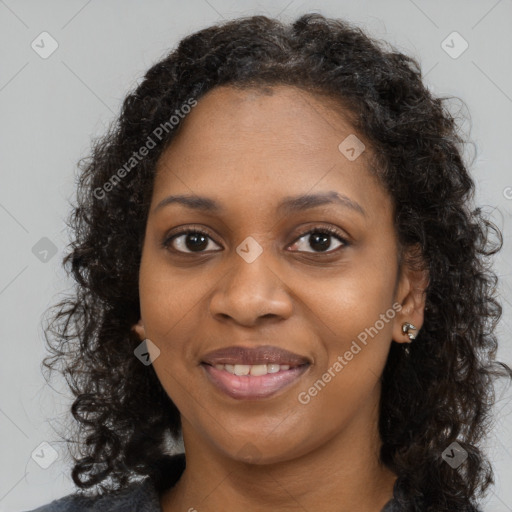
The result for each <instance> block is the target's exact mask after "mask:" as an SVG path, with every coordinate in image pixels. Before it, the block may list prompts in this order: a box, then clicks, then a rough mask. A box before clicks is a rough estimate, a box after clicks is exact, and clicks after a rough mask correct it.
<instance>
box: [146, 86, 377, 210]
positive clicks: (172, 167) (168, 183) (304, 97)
mask: <svg viewBox="0 0 512 512" xmlns="http://www.w3.org/2000/svg"><path fill="white" fill-rule="evenodd" d="M349 119H350V113H349V112H348V111H346V115H344V109H343V107H342V106H341V105H340V104H339V103H338V104H336V103H335V102H334V100H330V99H329V98H327V97H324V96H318V95H313V94H311V93H308V92H306V91H304V90H301V89H298V88H295V87H290V86H273V87H266V88H264V89H261V88H244V89H238V88H235V87H230V86H222V87H217V88H215V89H213V90H212V91H210V92H209V93H208V94H206V95H205V96H204V97H202V98H201V99H200V100H199V102H198V104H197V106H196V107H194V108H193V110H192V111H191V112H190V113H189V114H188V115H187V117H186V118H185V120H184V121H182V123H183V125H182V126H181V127H180V131H179V132H178V134H177V135H176V136H175V138H174V140H173V141H172V143H171V144H170V146H169V147H168V148H167V149H166V150H165V151H164V153H163V154H162V156H161V158H160V160H159V163H158V166H157V176H156V180H155V187H154V190H155V196H156V198H155V200H157V199H160V196H162V195H163V194H164V193H165V192H168V193H188V194H190V193H192V194H194V193H197V194H198V195H210V196H217V197H219V198H223V199H224V198H229V197H230V196H231V198H232V199H230V200H233V201H234V200H235V199H234V198H233V192H236V195H237V196H238V197H240V196H243V197H245V198H246V200H248V198H250V197H251V198H254V199H255V201H256V202H257V201H258V200H262V199H263V198H264V197H267V198H268V197H270V198H272V197H273V198H274V199H276V200H277V198H278V197H282V196H284V195H299V194H306V193H311V192H322V191H326V190H333V189H334V190H338V191H339V192H340V193H343V194H344V195H348V196H350V197H351V198H352V199H354V200H355V201H358V202H367V200H368V199H374V200H377V203H379V201H380V203H379V205H380V206H383V203H382V199H383V197H382V196H385V195H386V194H385V192H384V190H383V188H382V186H381V185H380V183H379V182H378V180H376V178H375V177H374V176H373V175H372V173H370V172H369V170H368V161H369V156H370V151H371V148H370V146H369V144H368V143H367V142H363V138H362V137H361V136H360V135H358V134H356V133H355V130H354V128H353V127H352V125H351V123H350V121H349ZM354 137H356V139H353V138H354ZM345 140H356V141H360V142H361V147H364V151H362V153H361V154H360V156H359V157H358V158H356V159H354V160H351V159H349V158H347V156H346V154H344V153H343V152H342V151H341V150H340V144H343V143H344V141H345ZM362 144H364V146H362ZM356 149H360V148H356ZM379 194H380V196H381V197H372V196H378V195H379ZM379 205H377V204H376V205H375V207H376V208H377V206H379Z"/></svg>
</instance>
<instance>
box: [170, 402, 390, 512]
mask: <svg viewBox="0 0 512 512" xmlns="http://www.w3.org/2000/svg"><path fill="white" fill-rule="evenodd" d="M376 409H378V408H374V410H376ZM376 424H377V422H376V421H375V422H368V421H367V418H366V421H365V422H364V423H363V422H359V421H357V419H356V420H355V421H354V422H353V423H352V424H351V425H348V426H347V427H346V428H345V429H344V430H343V431H342V432H340V433H338V434H337V435H335V436H334V437H332V438H330V439H329V440H328V441H326V442H325V443H323V444H322V445H321V446H319V447H318V448H317V449H315V450H313V451H309V452H308V453H305V454H303V455H301V456H298V457H295V458H293V459H291V460H285V461H280V462H277V463H272V464H250V463H246V462H242V461H239V460H236V459H234V458H232V457H229V456H227V455H226V454H225V452H220V451H219V450H218V448H217V447H215V446H214V445H213V444H211V443H207V442H205V440H204V438H202V437H201V436H200V435H198V434H197V432H196V431H195V430H194V429H193V428H192V426H191V425H190V424H189V423H188V422H187V421H186V420H185V419H183V439H184V444H185V452H186V460H187V463H186V464H187V466H186V469H185V471H184V473H183V475H182V477H181V478H180V480H179V481H178V483H177V484H176V485H175V486H174V487H173V488H172V489H170V490H168V491H167V492H166V493H164V495H163V496H162V497H161V506H162V511H163V512H174V511H178V510H182V511H183V510H187V511H188V510H190V511H194V510H197V511H200V512H213V511H218V510H225V509H226V508H229V509H230V510H244V511H246V512H256V511H261V510H262V509H264V508H267V507H271V508H272V510H273V511H276V512H285V511H286V512H288V511H291V510H322V511H323V512H349V511H350V512H352V511H354V510H358V511H364V512H380V511H381V510H382V508H383V507H384V505H385V504H386V503H387V502H388V501H389V500H390V499H391V498H392V494H393V484H394V482H395V480H396V475H394V474H393V473H392V472H391V471H390V470H389V469H388V468H386V467H384V466H383V465H381V464H380V462H379V456H378V454H379V450H380V444H381V443H380V438H379V436H378V432H377V431H376ZM368 425H373V426H374V428H373V429H370V428H369V427H368ZM227 504H229V507H228V506H227Z"/></svg>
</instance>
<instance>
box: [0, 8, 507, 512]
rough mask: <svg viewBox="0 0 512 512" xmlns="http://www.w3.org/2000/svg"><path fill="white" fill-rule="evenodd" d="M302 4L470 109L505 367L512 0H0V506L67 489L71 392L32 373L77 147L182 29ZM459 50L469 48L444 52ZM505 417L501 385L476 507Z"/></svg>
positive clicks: (56, 292)
mask: <svg viewBox="0 0 512 512" xmlns="http://www.w3.org/2000/svg"><path fill="white" fill-rule="evenodd" d="M310 11H317V12H321V13H322V14H324V15H326V16H331V17H342V18H346V19H347V20H349V21H351V22H353V23H355V24H357V25H359V26H361V27H362V28H365V29H366V30H367V31H368V32H369V33H370V34H371V35H373V36H376V37H378V38H383V39H386V40H387V41H389V42H390V43H392V44H394V45H395V46H396V47H397V48H398V49H399V50H401V51H403V52H405V53H408V54H410V55H412V56H414V57H416V58H417V59H419V61H420V63H421V66H422V69H423V70H424V73H425V74H426V78H425V81H426V83H427V84H428V86H429V88H430V89H431V90H432V91H433V92H434V93H435V94H437V95H442V96H451V95H454V96H457V97H459V98H461V99H462V100H464V102H465V103H466V105H467V107H468V110H469V114H468V112H467V111H466V110H465V109H461V105H460V103H459V102H454V103H453V111H454V112H460V115H465V116H469V115H470V116H471V117H470V120H469V118H468V120H466V121H465V122H463V123H461V129H463V130H464V131H465V133H466V135H469V137H470V139H471V140H472V141H473V142H474V143H475V144H476V147H477V157H476V160H475V162H474V164H473V166H472V172H473V176H474V177H475V179H476V181H477V186H478V195H477V200H478V202H479V203H481V204H484V205H488V209H489V211H493V218H494V220H495V222H496V223H497V224H498V225H499V226H500V227H501V229H502V230H503V234H504V237H505V244H504V249H503V251H502V253H501V254H500V256H499V257H498V258H497V259H496V269H497V271H498V274H499V276H500V277H501V285H500V287H501V288H500V289H501V293H502V301H503V305H504V315H503V320H502V322H501V324H500V331H499V334H500V341H501V346H500V349H499V353H498V357H499V359H501V360H503V361H506V362H508V364H512V344H511V340H510V334H511V324H512V322H511V320H510V318H511V316H510V315H511V301H512V286H511V283H512V281H511V273H512V272H511V266H510V262H511V261H512V245H511V242H510V237H509V234H510V230H511V225H512V223H511V215H512V173H511V170H510V169H511V166H510V147H511V142H510V138H511V135H512V128H511V127H510V117H511V114H512V62H511V61H512V58H511V55H512V30H511V28H512V27H511V22H512V0H480V1H477V0H473V1H467V0H465V1H463V0H457V1H454V0H452V1H426V0H393V1H389V0H388V1H382V0H372V1H359V2H349V1H327V0H324V1H318V2H314V1H299V0H295V1H293V0H292V1H291V0H275V1H260V2H257V1H247V2H235V1H231V0H189V1H188V2H177V1H162V0H151V1H145V2H142V1H139V2H136V1H126V0H107V1H101V2H100V1H99V0H89V1H87V0H68V1H63V0H62V1H56V0H53V1H40V0H34V1H22V0H18V1H14V0H5V1H3V0H0V40H1V44H0V52H1V68H0V108H1V128H0V130H1V135H0V144H1V146H0V158H1V167H0V168H1V173H2V185H1V188H0V226H1V233H2V239H1V243H2V250H1V254H2V260H1V267H0V311H1V315H2V320H1V322H0V326H1V337H2V352H3V357H2V359H1V362H0V365H1V367H0V369H1V373H0V375H1V390H2V391H1V398H0V433H1V436H0V446H1V460H2V464H1V467H0V512H1V511H8V510H9V511H15V510H26V509H29V508H34V507H36V506H38V505H41V504H43V503H47V502H49V501H50V500H52V499H55V498H58V497H60V496H63V495H65V494H68V493H70V492H72V491H73V490H74V486H73V483H72V481H71V479H70V476H69V471H70V468H69V461H68V460H67V459H66V451H65V446H64V445H63V444H61V443H59V442H58V439H57V438H56V436H55V434H54V432H53V429H52V428H51V425H54V426H56V427H58V425H59V423H60V422H61V421H63V419H65V418H66V416H67V415H68V414H69V413H68V408H69V405H70V403H71V402H70V397H69V396H68V393H67V391H66V388H65V387H64V386H62V385H61V384H59V383H58V381H55V382H54V383H53V388H51V387H49V386H48V385H47V384H46V383H45V381H44V379H43V376H42V374H41V371H40V362H41V360H42V358H43V357H44V355H45V348H44V341H43V337H42V333H41V324H40V321H41V315H42V314H43V312H44V311H45V310H46V308H47V307H48V306H49V305H50V304H53V303H55V302H56V301H57V299H58V298H59V297H60V296H61V295H62V294H64V293H65V292H66V291H67V290H69V287H70V285H71V282H70V281H68V280H67V278H66V276H65V273H64V271H63V270H62V268H61V259H62V257H63V255H64V252H65V247H66V244H67V243H68V235H67V231H66V227H65V223H64V220H65V218H66V217H67V215H68V210H69V207H68V200H73V198H74V180H75V172H76V163H77V161H78V159H79V158H80V157H83V156H86V155H87V154H88V150H89V143H90V139H91V137H95V136H99V135H101V134H102V133H104V131H105V129H106V127H107V125H108V123H109V122H110V121H111V120H112V119H114V117H115V116H116V115H117V114H118V111H119V108H120V105H121V102H122V100H123V98H124V96H125V95H126V93H127V92H128V91H129V90H131V89H132V88H133V87H134V86H135V85H136V83H137V82H138V81H139V80H140V78H141V77H142V76H143V74H144V73H145V71H146V70H147V69H148V68H149V67H150V66H151V65H152V64H153V63H155V62H156V61H157V60H159V59H160V58H162V57H163V56H164V55H165V54H166V53H167V52H168V50H170V49H171V48H172V47H173V46H174V45H175V44H176V43H177V41H179V40H180V39H181V38H182V37H183V36H185V35H186V34H189V33H191V32H193V31H195V30H197V29H200V28H203V27H205V26H208V25H210V24H212V23H215V22H217V21H219V20H221V19H223V18H226V19H228V18H234V17H238V16H242V15H251V14H267V15H270V16H276V17H277V16H279V17H280V18H281V19H282V20H284V21H290V20H292V19H295V18H296V17H297V16H298V15H300V14H303V13H305V12H310ZM454 31H456V32H457V33H458V34H460V36H459V35H453V34H452V33H453V32H454ZM42 32H48V33H49V34H50V36H51V37H52V38H53V39H54V40H55V41H56V42H57V44H58V48H57V49H56V51H55V52H54V53H52V54H51V55H50V56H49V57H47V58H42V57H41V55H40V53H37V52H36V51H35V50H34V49H33V48H32V47H31V44H32V42H33V41H35V44H36V43H37V42H38V41H40V39H41V38H42V37H44V38H46V39H45V49H46V51H47V50H48V49H51V41H50V39H49V38H48V36H40V34H41V33H42ZM447 38H448V39H447ZM445 40H446V41H447V42H446V43H444V45H443V41H445ZM464 41H466V42H467V44H468V48H467V49H466V50H465V51H464V52H463V53H462V54H461V55H457V54H458V53H460V51H461V50H462V49H463V48H464V46H465V44H466V43H464ZM39 45H40V46H41V43H39ZM446 45H449V46H450V47H451V49H449V52H451V53H452V55H449V54H448V53H447V51H445V49H444V48H446ZM443 46H444V48H443ZM446 49H447V50H448V48H446ZM41 51H42V48H41V49H39V52H41ZM455 56H456V58H454V57H455ZM470 128H471V130H470ZM468 149H471V148H468ZM471 156H472V153H471V152H468V154H467V159H468V160H469V158H470V157H471ZM42 239H43V240H42ZM53 246H55V250H56V253H55V254H53V253H52V252H51V248H52V247H53ZM41 248H43V249H44V248H47V249H48V248H49V250H50V252H48V253H47V254H45V253H43V252H42V249H41ZM404 385H407V383H404ZM511 412H512V393H511V391H510V389H499V390H498V405H497V407H496V420H495V421H496V427H495V429H494V430H493V432H492V434H491V436H490V437H489V441H488V452H489V454H490V457H491V460H492V461H493V462H494V467H495V473H496V480H497V485H496V487H495V488H494V489H493V491H492V492H491V493H489V496H488V498H487V502H486V504H485V510H488V511H493V512H505V511H512V485H510V484H511V483H512V469H511V468H512V415H511ZM41 443H48V444H44V445H42V446H41ZM53 450H54V451H53ZM38 453H39V454H41V458H42V459H44V458H46V459H45V460H46V462H47V463H50V462H51V454H54V455H55V456H56V457H57V459H56V460H55V461H54V462H53V463H51V464H50V466H49V467H48V468H47V469H43V468H42V467H41V466H40V464H38V463H36V460H37V454H38ZM43 453H44V454H45V455H44V457H43V455H42V454H43ZM43 462H44V461H43Z"/></svg>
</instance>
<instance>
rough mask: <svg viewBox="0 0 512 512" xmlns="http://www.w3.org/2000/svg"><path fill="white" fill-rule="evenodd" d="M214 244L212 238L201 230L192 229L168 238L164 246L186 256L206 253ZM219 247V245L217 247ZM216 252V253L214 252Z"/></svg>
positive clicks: (186, 229) (181, 231)
mask: <svg viewBox="0 0 512 512" xmlns="http://www.w3.org/2000/svg"><path fill="white" fill-rule="evenodd" d="M210 242H212V243H213V244H214V245H217V244H216V243H215V242H213V240H212V238H211V236H210V235H209V233H207V232H206V231H203V230H201V229H190V227H188V228H185V229H182V230H180V231H179V232H178V233H174V234H173V235H171V236H168V237H166V239H165V240H164V241H163V243H162V246H163V247H164V248H166V249H172V250H174V251H176V252H181V253H185V254H187V253H188V254H193V253H202V252H206V249H208V248H209V246H210V245H211V244H210ZM217 247H218V245H217ZM214 252H215V251H214Z"/></svg>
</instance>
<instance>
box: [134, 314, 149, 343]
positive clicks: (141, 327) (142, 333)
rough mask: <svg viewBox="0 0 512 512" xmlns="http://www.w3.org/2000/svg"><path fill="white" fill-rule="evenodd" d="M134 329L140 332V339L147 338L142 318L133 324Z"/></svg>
mask: <svg viewBox="0 0 512 512" xmlns="http://www.w3.org/2000/svg"><path fill="white" fill-rule="evenodd" d="M132 331H135V332H136V333H137V334H138V336H139V338H140V341H144V340H145V339H146V337H147V336H146V329H145V328H144V323H143V322H142V318H141V319H139V321H138V322H137V323H136V324H135V325H133V326H132Z"/></svg>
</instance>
